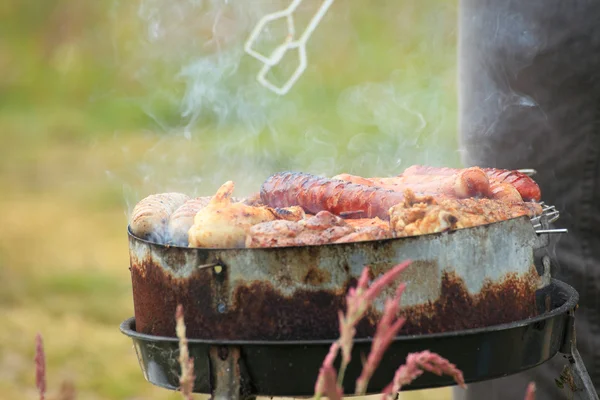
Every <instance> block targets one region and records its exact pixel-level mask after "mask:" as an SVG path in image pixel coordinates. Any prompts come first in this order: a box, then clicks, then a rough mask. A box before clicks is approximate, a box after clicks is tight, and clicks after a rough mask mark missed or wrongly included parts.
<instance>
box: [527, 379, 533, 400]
mask: <svg viewBox="0 0 600 400" xmlns="http://www.w3.org/2000/svg"><path fill="white" fill-rule="evenodd" d="M535 392H536V387H535V382H529V385H527V392H526V393H525V400H535Z"/></svg>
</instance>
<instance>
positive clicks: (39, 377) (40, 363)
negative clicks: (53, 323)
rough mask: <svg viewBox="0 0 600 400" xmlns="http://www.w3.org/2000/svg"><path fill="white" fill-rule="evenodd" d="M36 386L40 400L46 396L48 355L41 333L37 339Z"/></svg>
mask: <svg viewBox="0 0 600 400" xmlns="http://www.w3.org/2000/svg"><path fill="white" fill-rule="evenodd" d="M35 384H36V386H37V388H38V391H39V394H40V400H44V398H45V396H46V355H45V353H44V342H43V341H42V335H40V334H39V333H38V334H37V335H36V337H35Z"/></svg>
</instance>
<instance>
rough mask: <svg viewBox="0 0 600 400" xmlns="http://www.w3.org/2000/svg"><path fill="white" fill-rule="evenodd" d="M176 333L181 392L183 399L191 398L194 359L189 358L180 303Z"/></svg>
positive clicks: (189, 399)
mask: <svg viewBox="0 0 600 400" xmlns="http://www.w3.org/2000/svg"><path fill="white" fill-rule="evenodd" d="M175 321H176V323H177V325H176V328H175V330H176V333H177V337H178V338H179V365H180V366H181V377H180V378H179V385H180V390H181V394H182V395H183V398H184V399H185V400H192V399H193V397H192V392H193V389H194V380H195V376H194V360H193V359H192V358H190V355H189V351H188V345H187V337H186V335H185V322H184V320H183V307H182V306H181V304H179V305H178V306H177V311H176V313H175Z"/></svg>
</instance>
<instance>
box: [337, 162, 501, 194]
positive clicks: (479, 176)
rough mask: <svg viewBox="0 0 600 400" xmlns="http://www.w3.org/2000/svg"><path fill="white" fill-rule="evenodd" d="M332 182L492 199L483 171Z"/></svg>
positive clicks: (350, 178) (346, 177)
mask: <svg viewBox="0 0 600 400" xmlns="http://www.w3.org/2000/svg"><path fill="white" fill-rule="evenodd" d="M332 179H340V180H343V181H348V182H352V183H356V184H361V185H366V186H375V187H380V188H383V189H388V190H393V191H395V192H404V191H405V190H406V189H410V190H412V191H413V192H417V193H421V194H428V195H432V196H436V195H443V196H450V197H456V198H459V199H463V198H468V197H489V196H490V182H489V179H488V177H487V175H486V174H485V172H484V171H483V170H482V169H481V168H477V167H473V168H465V169H462V170H457V171H456V172H455V173H452V174H449V175H411V174H408V175H398V176H394V177H389V178H363V177H360V176H354V175H349V174H340V175H336V176H334V177H333V178H332Z"/></svg>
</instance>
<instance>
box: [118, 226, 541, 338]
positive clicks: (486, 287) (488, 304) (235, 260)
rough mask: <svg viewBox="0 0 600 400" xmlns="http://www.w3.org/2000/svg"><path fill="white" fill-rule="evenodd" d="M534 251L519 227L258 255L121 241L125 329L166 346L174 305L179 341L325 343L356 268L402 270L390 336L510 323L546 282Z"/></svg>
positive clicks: (531, 238) (363, 328)
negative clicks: (399, 324) (129, 300)
mask: <svg viewBox="0 0 600 400" xmlns="http://www.w3.org/2000/svg"><path fill="white" fill-rule="evenodd" d="M545 244H546V242H545V241H544V239H543V237H542V236H539V235H537V234H536V232H535V230H534V228H533V226H532V224H531V221H530V220H529V219H528V218H527V217H520V218H516V219H511V220H507V221H502V222H497V223H493V224H489V225H484V226H478V227H474V228H468V229H462V230H457V231H453V232H445V233H437V234H430V235H423V236H417V237H407V238H394V239H386V240H379V241H366V242H355V243H340V244H329V245H322V246H302V247H279V248H258V249H198V248H187V247H173V246H165V245H160V244H155V243H150V242H148V241H145V240H142V239H140V238H137V237H135V236H134V235H133V234H132V233H131V231H129V249H130V265H131V268H130V269H131V277H132V285H133V301H134V310H135V319H136V329H137V331H138V332H139V333H145V334H151V335H160V336H174V335H175V318H174V315H175V308H176V306H177V304H178V303H181V304H182V305H183V307H184V310H185V320H186V325H187V334H188V336H189V337H190V338H197V339H217V340H284V339H285V340H294V339H332V338H335V337H337V335H338V322H337V313H338V310H340V309H343V308H344V304H345V295H346V292H347V290H348V288H349V287H351V286H353V285H355V283H356V280H357V278H358V277H359V276H360V274H361V272H362V269H363V267H364V266H366V265H368V266H370V267H371V271H372V278H376V277H377V276H378V275H380V274H381V273H383V272H385V271H386V270H388V269H390V268H391V267H393V266H394V265H396V264H398V263H400V262H402V261H405V260H407V259H410V260H412V261H413V264H412V265H411V266H410V267H409V268H408V269H407V270H406V271H405V272H404V273H403V275H402V276H401V279H402V281H404V282H406V283H407V284H408V286H407V289H406V291H405V294H404V296H403V313H404V314H405V315H406V316H407V317H408V322H407V323H406V324H405V326H404V327H403V330H402V331H401V333H404V334H425V333H437V332H447V331H453V330H461V329H471V328H479V327H485V326H491V325H495V324H501V323H506V322H511V321H516V320H522V319H526V318H528V317H531V316H533V315H535V313H536V304H535V292H536V290H537V289H538V288H540V287H542V286H543V285H544V282H548V280H547V279H542V278H541V277H540V276H539V274H538V273H537V271H536V268H535V265H534V249H536V248H540V247H542V246H544V245H545ZM391 294H392V291H390V292H389V293H388V295H391ZM382 308H383V299H380V300H379V301H378V302H377V303H376V305H375V307H373V309H372V310H370V312H369V314H368V316H367V318H365V319H364V320H363V321H362V322H361V324H360V325H359V326H358V328H357V336H358V337H368V336H370V335H372V334H373V333H374V327H375V324H376V323H377V321H378V318H379V317H380V315H381V311H382Z"/></svg>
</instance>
